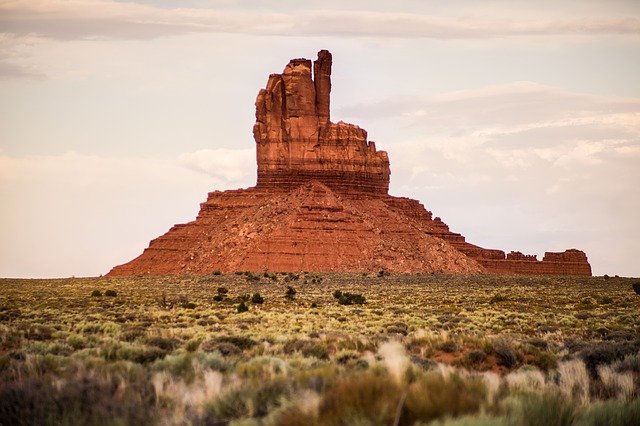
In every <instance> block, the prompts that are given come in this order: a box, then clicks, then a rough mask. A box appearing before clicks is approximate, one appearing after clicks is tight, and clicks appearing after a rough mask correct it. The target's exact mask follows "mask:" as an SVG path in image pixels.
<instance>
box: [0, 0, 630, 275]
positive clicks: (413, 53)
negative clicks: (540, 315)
mask: <svg viewBox="0 0 640 426" xmlns="http://www.w3.org/2000/svg"><path fill="white" fill-rule="evenodd" d="M321 49H328V50H330V51H331V52H332V54H333V79H332V81H333V88H332V103H331V118H332V121H334V122H337V121H339V120H344V121H347V122H350V123H354V124H357V125H359V126H360V127H362V128H364V129H366V130H367V131H368V134H369V139H370V140H373V141H375V142H376V145H377V148H378V149H380V150H385V151H387V152H388V153H389V157H390V162H391V188H390V191H389V192H390V194H392V195H397V196H407V197H410V198H414V199H418V200H419V201H420V202H421V203H423V204H424V205H425V207H426V208H427V209H428V210H430V211H432V212H433V214H434V216H439V217H441V218H442V219H443V221H444V222H445V223H447V224H448V225H449V227H450V229H451V230H452V231H453V232H459V233H461V234H463V235H464V236H465V237H466V238H467V241H469V242H471V243H473V244H477V245H479V246H483V247H486V248H498V249H502V250H504V251H506V252H509V251H511V250H517V251H521V252H523V253H526V254H536V255H538V258H539V259H541V258H542V255H543V254H544V252H545V251H562V250H565V249H568V248H578V249H581V250H584V251H585V252H586V253H587V256H588V257H589V262H590V263H591V266H592V269H593V272H594V275H602V274H609V275H614V274H618V275H622V276H640V264H639V263H638V261H637V258H638V256H640V241H639V238H638V237H640V221H638V220H637V215H638V213H637V212H638V211H640V188H639V186H638V182H640V168H639V167H638V166H640V79H639V78H638V76H639V75H640V56H639V55H638V54H637V52H638V51H640V4H638V3H637V2H634V1H595V0H587V1H568V2H563V3H562V4H556V3H555V2H551V1H541V2H535V3H534V2H526V1H515V2H514V1H498V0H496V1H491V2H483V4H482V5H480V4H479V2H471V1H462V2H457V3H455V5H451V4H446V5H444V4H442V3H441V2H436V1H414V0H405V1H398V2H393V3H390V2H383V1H375V0H374V1H367V2H365V1H354V2H348V3H347V2H337V1H333V0H328V1H323V2H316V1H310V2H304V3H298V2H293V1H277V2H276V1H260V2H259V1H252V0H226V1H205V0H187V1H174V0H164V1H162V0H158V1H153V0H144V1H142V0H140V1H106V0H105V1H102V0H73V1H58V0H49V1H45V0H42V1H39V0H33V1H0V94H1V96H0V108H1V111H2V115H1V116H0V194H1V196H0V200H2V202H1V203H0V215H1V216H0V217H1V219H2V220H1V221H0V223H1V224H0V235H1V236H2V238H1V240H0V241H1V244H0V277H33V278H35V277H68V276H94V275H100V274H105V273H107V272H108V271H109V269H110V268H111V267H113V266H115V265H117V264H121V263H124V262H127V261H129V260H131V259H132V258H134V257H136V256H138V255H139V254H140V253H141V252H142V250H143V249H144V248H145V247H147V245H148V243H149V241H150V240H151V239H153V238H156V237H157V236H159V235H161V234H163V233H165V232H166V231H168V230H169V228H170V227H171V226H172V225H173V224H176V223H184V222H188V221H191V220H194V219H195V217H196V214H197V212H198V208H199V203H201V202H203V201H204V200H205V199H206V194H207V192H209V191H214V190H224V189H235V188H243V187H249V186H252V185H254V183H255V174H256V170H255V168H256V164H255V146H254V145H255V143H254V141H253V137H252V126H253V122H254V120H255V116H254V113H255V109H254V101H255V97H256V95H257V94H258V91H259V90H260V89H261V88H263V87H264V86H265V84H266V81H267V77H268V75H269V74H270V73H279V72H281V71H282V69H283V68H284V66H285V65H286V63H287V62H288V61H289V59H291V58H296V57H306V58H310V59H315V56H316V52H317V51H319V50H321Z"/></svg>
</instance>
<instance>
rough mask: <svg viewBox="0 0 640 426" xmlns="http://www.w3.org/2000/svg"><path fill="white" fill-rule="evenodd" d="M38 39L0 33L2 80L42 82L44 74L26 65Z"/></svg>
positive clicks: (0, 74) (0, 72)
mask: <svg viewBox="0 0 640 426" xmlns="http://www.w3.org/2000/svg"><path fill="white" fill-rule="evenodd" d="M38 42H39V40H38V38H37V37H33V36H16V35H13V34H8V33H0V79H9V78H26V79H32V80H33V79H35V80H40V79H42V78H44V74H43V73H42V72H41V71H40V70H39V69H38V67H36V66H34V65H32V64H28V63H26V61H27V60H28V59H29V58H30V57H31V49H32V47H33V46H34V45H35V44H37V43H38Z"/></svg>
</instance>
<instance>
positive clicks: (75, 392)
mask: <svg viewBox="0 0 640 426" xmlns="http://www.w3.org/2000/svg"><path fill="white" fill-rule="evenodd" d="M122 380H123V378H122V377H120V376H119V375H114V376H112V377H106V378H102V377H95V376H93V375H92V374H91V373H83V374H81V375H80V376H79V377H74V378H72V379H70V380H65V381H64V382H63V383H64V384H63V385H60V381H59V380H56V379H54V378H51V377H49V376H44V377H32V378H25V379H23V380H20V381H16V382H13V381H10V382H5V383H3V384H2V386H0V419H2V420H1V422H2V424H12V425H32V424H33V425H49V424H51V425H53V424H56V425H57V424H67V425H74V424H77V425H81V424H82V425H94V424H95V425H97V424H154V423H156V419H155V414H156V412H157V411H156V410H155V393H154V389H153V386H152V385H151V382H150V381H149V380H148V379H147V377H146V376H142V377H131V378H127V380H126V383H127V385H126V386H121V383H120V382H121V381H122Z"/></svg>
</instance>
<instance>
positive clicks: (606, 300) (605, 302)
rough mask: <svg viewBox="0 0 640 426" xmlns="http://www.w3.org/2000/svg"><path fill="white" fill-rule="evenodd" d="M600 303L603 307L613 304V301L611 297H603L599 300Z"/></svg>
mask: <svg viewBox="0 0 640 426" xmlns="http://www.w3.org/2000/svg"><path fill="white" fill-rule="evenodd" d="M598 303H600V304H601V305H610V304H611V303H613V299H612V298H611V297H609V296H602V297H600V298H599V299H598Z"/></svg>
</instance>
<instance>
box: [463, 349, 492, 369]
mask: <svg viewBox="0 0 640 426" xmlns="http://www.w3.org/2000/svg"><path fill="white" fill-rule="evenodd" d="M465 359H466V361H467V363H469V364H471V365H476V364H480V363H482V362H484V360H485V359H487V354H486V353H485V351H483V350H481V349H476V350H473V351H471V352H469V353H468V354H467V355H466V357H465Z"/></svg>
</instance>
